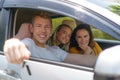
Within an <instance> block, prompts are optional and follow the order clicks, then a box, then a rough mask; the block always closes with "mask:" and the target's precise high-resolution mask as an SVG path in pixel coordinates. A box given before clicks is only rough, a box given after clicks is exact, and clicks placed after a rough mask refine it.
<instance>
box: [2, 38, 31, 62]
mask: <svg viewBox="0 0 120 80" xmlns="http://www.w3.org/2000/svg"><path fill="white" fill-rule="evenodd" d="M4 54H5V55H6V57H7V60H8V61H9V62H11V63H21V62H22V61H23V60H24V59H29V56H30V52H29V50H28V49H27V47H26V46H25V45H24V44H23V43H22V42H21V41H20V40H18V39H15V38H12V39H9V40H7V41H5V44H4Z"/></svg>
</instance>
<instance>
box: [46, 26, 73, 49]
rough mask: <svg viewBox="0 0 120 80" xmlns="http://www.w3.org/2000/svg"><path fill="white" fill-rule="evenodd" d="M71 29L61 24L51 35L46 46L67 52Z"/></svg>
mask: <svg viewBox="0 0 120 80" xmlns="http://www.w3.org/2000/svg"><path fill="white" fill-rule="evenodd" d="M71 33H72V28H71V27H70V26H69V25H67V24H61V25H59V26H58V27H57V29H56V30H55V32H54V33H53V34H52V36H51V37H50V39H49V40H48V42H47V44H48V45H50V46H59V47H60V48H61V49H63V50H65V51H68V49H69V42H70V37H71Z"/></svg>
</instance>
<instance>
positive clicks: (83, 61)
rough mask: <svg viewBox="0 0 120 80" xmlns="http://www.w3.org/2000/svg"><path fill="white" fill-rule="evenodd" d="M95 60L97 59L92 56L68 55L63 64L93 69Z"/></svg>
mask: <svg viewBox="0 0 120 80" xmlns="http://www.w3.org/2000/svg"><path fill="white" fill-rule="evenodd" d="M96 60H97V57H96V56H94V55H80V54H68V55H67V57H66V59H65V60H64V62H66V63H71V64H76V65H81V66H88V67H94V65H95V62H96Z"/></svg>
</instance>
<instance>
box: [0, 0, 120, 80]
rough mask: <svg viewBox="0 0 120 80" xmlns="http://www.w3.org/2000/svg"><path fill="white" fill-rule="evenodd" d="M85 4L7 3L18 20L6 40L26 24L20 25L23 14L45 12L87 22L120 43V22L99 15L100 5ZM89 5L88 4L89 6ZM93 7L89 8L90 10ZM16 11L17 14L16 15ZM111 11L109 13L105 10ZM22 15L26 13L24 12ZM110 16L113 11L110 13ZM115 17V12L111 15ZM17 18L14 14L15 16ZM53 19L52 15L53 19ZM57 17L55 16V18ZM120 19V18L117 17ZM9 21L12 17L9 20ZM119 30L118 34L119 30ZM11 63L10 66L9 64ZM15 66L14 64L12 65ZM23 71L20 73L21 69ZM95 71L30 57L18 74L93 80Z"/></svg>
mask: <svg viewBox="0 0 120 80" xmlns="http://www.w3.org/2000/svg"><path fill="white" fill-rule="evenodd" d="M81 3H82V4H80V3H79V0H78V2H74V1H71V0H70V1H69V0H61V1H60V0H54V1H49V0H36V1H33V0H18V1H16V0H11V1H10V0H6V1H5V3H4V5H3V7H4V9H7V10H9V9H10V10H11V11H13V13H14V19H13V20H11V21H12V26H11V27H10V26H8V24H7V26H6V27H7V29H10V31H9V30H7V31H8V32H6V36H7V37H6V38H5V39H8V38H10V37H13V36H14V35H15V33H16V31H15V30H18V29H16V28H15V27H16V25H19V24H21V23H22V22H23V21H26V20H27V19H26V18H25V19H24V20H23V21H19V22H18V23H17V22H16V21H17V19H18V20H19V19H20V18H21V17H24V14H23V15H22V16H21V17H18V14H20V13H19V11H22V10H23V9H25V10H38V11H41V10H44V11H48V12H50V13H54V14H59V15H60V16H61V15H62V16H68V17H71V18H74V19H76V20H77V21H82V22H84V23H87V24H90V25H92V26H95V27H96V28H98V29H100V30H102V31H104V32H106V31H107V33H108V34H110V35H111V36H114V37H115V38H117V39H118V40H120V37H119V35H120V29H119V26H120V23H119V22H117V23H116V22H115V21H114V20H112V19H111V18H109V17H107V16H106V14H103V15H102V14H99V13H98V12H96V11H95V10H96V9H95V10H94V8H93V9H92V7H97V8H98V9H100V10H104V9H102V8H100V7H98V6H95V5H93V4H91V3H89V2H86V1H82V2H81ZM85 3H86V4H87V5H86V4H85ZM90 6H91V8H90V9H89V7H90ZM14 11H15V12H14ZM104 11H106V12H108V11H107V10H104ZM21 13H22V12H21ZM108 13H109V12H108ZM110 14H112V13H110ZM11 15H13V14H11ZM51 17H52V16H51ZM53 17H55V15H54V16H53ZM115 17H116V18H117V19H118V20H120V18H118V16H116V15H115ZM8 19H9V18H8ZM116 30H117V31H116ZM2 47H3V46H2ZM7 64H8V63H7ZM12 65H14V64H12ZM12 65H8V66H7V68H8V69H12V70H15V66H16V65H14V66H12ZM18 69H19V70H18ZM93 69H94V68H90V67H87V66H83V65H73V64H68V63H63V62H56V61H50V60H44V59H36V58H30V60H25V61H24V62H23V63H22V64H21V65H17V70H15V71H17V72H18V73H19V75H20V77H21V78H22V79H23V80H39V79H41V80H48V79H49V80H93V78H94V70H93Z"/></svg>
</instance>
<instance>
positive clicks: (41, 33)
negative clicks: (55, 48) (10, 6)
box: [31, 16, 52, 47]
mask: <svg viewBox="0 0 120 80" xmlns="http://www.w3.org/2000/svg"><path fill="white" fill-rule="evenodd" d="M51 30H52V27H51V21H50V19H46V18H42V17H39V16H37V17H36V18H35V19H34V23H33V27H32V28H31V31H32V33H33V40H34V41H35V43H36V45H38V46H41V47H44V46H45V44H46V41H47V40H48V38H49V37H50V34H51Z"/></svg>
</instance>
